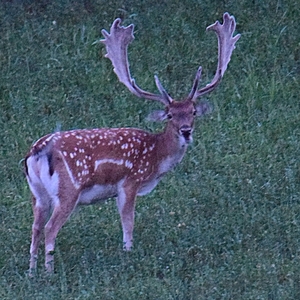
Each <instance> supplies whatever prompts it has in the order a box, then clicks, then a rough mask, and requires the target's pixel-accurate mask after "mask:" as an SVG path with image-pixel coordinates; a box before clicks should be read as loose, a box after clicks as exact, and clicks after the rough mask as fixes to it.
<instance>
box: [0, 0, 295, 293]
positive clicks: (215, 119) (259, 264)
mask: <svg viewBox="0 0 300 300" xmlns="http://www.w3.org/2000/svg"><path fill="white" fill-rule="evenodd" d="M225 11H228V12H229V13H230V14H233V15H234V16H235V17H236V20H237V32H239V33H241V34H242V37H241V39H240V40H239V41H238V43H237V47H236V50H235V51H234V52H233V56H232V60H231V62H230V64H229V68H228V70H227V72H226V74H225V76H224V79H223V81H222V83H221V85H220V86H219V87H218V89H217V90H216V91H214V92H213V93H212V94H210V95H209V96H208V97H207V99H208V101H210V103H212V104H213V106H214V111H213V113H212V114H211V115H210V116H209V117H206V118H204V119H202V120H199V121H197V124H196V130H195V134H194V143H193V145H192V146H191V147H190V148H189V151H188V153H187V155H186V156H185V158H184V160H183V162H182V163H181V164H180V165H179V166H177V167H176V169H175V170H174V171H173V172H171V173H170V174H168V175H167V176H166V177H165V178H164V179H163V180H162V182H161V183H160V184H159V185H158V187H157V188H156V189H155V190H154V191H153V192H152V193H151V194H150V195H148V196H145V197H141V198H139V199H138V203H137V207H136V225H135V231H134V234H135V235H134V237H135V247H134V250H133V251H132V252H131V253H124V252H123V251H122V232H121V225H120V220H119V215H118V213H117V209H116V205H115V201H114V200H111V201H107V202H105V203H103V204H101V205H96V206H90V207H84V208H81V209H79V210H78V211H76V212H75V213H74V214H73V216H72V218H71V219H70V220H69V221H68V222H67V223H66V225H65V226H64V228H63V229H62V230H61V231H60V233H59V236H58V239H57V249H56V272H55V274H54V275H53V276H47V275H46V274H45V273H44V272H43V249H41V255H40V261H39V269H38V275H37V276H36V277H35V278H29V277H28V276H27V274H26V272H27V269H28V264H29V262H28V260H29V245H30V235H31V224H32V220H33V218H32V211H31V201H30V192H29V189H28V186H27V183H26V181H25V178H24V175H23V172H22V163H21V160H22V158H23V157H24V155H25V154H26V152H27V150H28V149H29V147H30V145H31V144H32V143H33V141H35V140H36V139H37V138H39V137H40V136H42V135H45V134H47V133H50V132H52V131H54V130H56V129H58V128H61V129H62V130H68V129H73V128H92V127H119V126H122V127H123V126H129V127H139V128H144V129H147V130H150V131H153V132H155V131H159V130H162V128H163V125H162V124H152V123H149V122H147V121H146V120H145V117H146V116H147V114H148V113H149V112H151V111H152V110H153V109H157V108H161V106H160V105H159V104H157V103H151V102H150V101H144V100H141V99H137V98H136V97H134V96H133V95H131V94H130V93H129V92H128V91H127V90H126V88H125V87H124V86H123V85H122V84H120V83H118V80H117V78H116V76H115V74H114V73H113V71H112V67H111V64H110V61H109V60H108V59H106V58H104V47H103V46H102V45H100V44H97V43H96V44H95V43H94V42H95V41H97V40H98V39H99V38H100V37H101V33H100V31H101V29H102V28H105V29H109V27H110V25H111V23H112V21H113V20H114V19H115V18H116V17H121V18H122V19H123V20H124V24H125V25H128V24H130V23H134V24H135V37H136V39H135V41H134V43H133V44H132V45H131V46H130V49H129V52H130V53H129V56H130V61H131V69H132V75H133V76H134V77H135V78H136V81H137V83H138V84H139V85H140V86H141V87H142V88H144V89H146V90H149V91H153V92H155V91H156V87H155V83H154V80H153V75H154V74H157V75H158V76H159V78H160V79H161V81H162V83H163V85H164V87H165V88H167V90H168V91H169V93H170V94H171V95H172V96H173V97H174V98H177V99H180V98H183V97H184V96H186V95H187V94H188V92H189V90H190V88H191V85H192V80H193V78H194V75H195V72H196V70H197V68H198V66H199V65H202V67H203V80H202V84H203V85H205V84H206V83H208V82H209V81H210V80H211V79H212V77H213V75H214V71H215V68H216V63H217V40H216V37H215V35H214V34H212V33H206V32H205V28H206V27H207V26H208V25H210V24H212V23H214V22H215V20H217V19H218V20H221V18H222V15H223V13H224V12H225ZM299 20H300V6H299V3H298V1H297V0H287V1H280V0H278V1H270V0H269V1H267V0H261V1H258V0H253V1H246V0H241V1H227V0H224V1H211V0H210V1H207V0H201V1H199V0H198V1H196V0H181V1H152V0H150V1H144V0H142V1H133V0H128V1H102V0H96V1H92V0H85V1H72V0H63V1H50V0H42V1H30V0H24V1H18V0H12V1H1V3H0V109H1V111H0V117H1V118H0V128H1V131H0V143H1V144H0V169H1V173H0V181H1V182H2V184H1V189H0V222H1V226H0V243H1V247H0V299H300V216H299V214H300V167H299V159H298V158H299V155H300V127H299V121H300V102H299V84H300V82H299V77H300V76H299V75H300V34H299V25H300V22H299Z"/></svg>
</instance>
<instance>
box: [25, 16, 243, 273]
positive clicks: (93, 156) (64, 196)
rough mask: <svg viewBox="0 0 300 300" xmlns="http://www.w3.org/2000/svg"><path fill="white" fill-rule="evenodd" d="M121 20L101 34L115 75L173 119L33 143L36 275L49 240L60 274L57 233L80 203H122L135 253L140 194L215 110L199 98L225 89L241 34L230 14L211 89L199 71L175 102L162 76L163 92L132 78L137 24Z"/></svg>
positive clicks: (127, 245) (48, 260) (127, 243)
mask: <svg viewBox="0 0 300 300" xmlns="http://www.w3.org/2000/svg"><path fill="white" fill-rule="evenodd" d="M120 23H121V20H120V19H116V20H115V21H114V22H113V24H112V26H111V29H110V33H108V32H107V31H105V30H102V34H103V36H104V40H101V42H102V43H103V44H104V45H105V47H106V51H107V54H106V57H108V58H109V59H110V60H111V62H112V64H113V67H114V71H115V73H116V75H117V76H118V79H119V81H120V82H122V83H123V84H124V85H125V86H126V87H127V88H128V89H129V90H130V92H132V93H133V94H134V95H136V96H137V97H139V98H145V99H148V100H154V101H159V102H161V103H162V104H163V105H164V107H165V109H164V111H159V112H156V113H154V114H153V115H152V118H153V119H155V120H159V121H163V120H167V124H166V127H165V130H164V131H163V132H162V133H158V134H153V133H149V132H146V131H144V130H141V129H134V128H112V129H110V128H102V129H83V130H71V131H65V132H55V133H52V134H48V135H46V136H44V137H42V138H40V139H39V140H38V141H37V142H35V143H34V144H33V146H32V147H31V149H30V151H29V153H28V154H27V156H26V159H25V168H26V170H25V171H26V177H27V181H28V184H29V187H30V190H31V192H32V196H33V197H32V198H33V213H34V222H33V225H32V241H31V247H30V270H31V272H32V271H34V270H36V267H37V257H38V247H39V243H40V240H41V236H42V233H43V231H44V235H45V267H46V270H47V271H48V272H52V271H53V270H54V256H53V255H54V248H55V240H56V237H57V234H58V232H59V230H60V229H61V227H62V226H63V225H64V224H65V222H66V221H67V219H68V218H69V216H70V215H71V213H72V211H73V210H74V208H75V207H76V206H77V205H84V204H93V203H95V202H98V201H100V200H104V199H107V198H111V197H116V198H117V207H118V211H119V213H120V216H121V223H122V229H123V243H124V249H125V250H130V249H131V247H132V239H133V237H132V233H133V225H134V207H135V200H136V196H142V195H146V194H148V193H149V192H151V191H152V190H153V189H154V188H155V186H156V185H157V184H158V182H159V181H160V179H161V178H162V176H163V175H165V174H166V173H167V172H168V171H169V170H170V169H172V168H173V167H174V166H175V165H177V164H178V163H179V162H180V161H181V160H182V158H183V156H184V154H185V152H186V149H187V146H188V144H189V143H191V141H192V133H193V130H194V118H195V117H196V116H203V115H205V114H206V113H208V112H209V110H210V106H209V105H208V104H207V103H197V98H199V97H200V96H203V95H204V94H206V93H208V92H211V91H212V90H214V89H215V88H216V86H217V85H218V84H219V82H220V80H221V78H222V77H223V75H224V72H225V70H226V68H227V65H228V63H229V61H230V57H231V54H232V51H233V50H234V48H235V43H236V42H237V40H238V39H239V37H240V35H239V34H237V35H235V36H233V34H234V31H235V28H236V22H235V19H234V17H233V16H230V15H229V14H228V13H225V14H224V16H223V24H220V23H219V22H218V21H216V22H215V23H214V24H212V25H210V26H209V27H207V30H212V31H214V32H215V33H216V34H217V38H218V65H217V71H216V73H215V76H214V78H213V80H212V81H211V83H209V84H208V85H206V86H205V87H203V88H201V89H198V83H199V80H200V76H201V67H199V69H198V71H197V73H196V77H195V79H194V83H193V86H192V90H191V92H190V93H189V95H188V96H187V98H186V99H184V100H183V101H175V100H173V98H171V96H170V95H169V94H168V93H167V92H166V91H165V89H164V88H163V87H162V85H161V83H160V81H159V79H158V78H157V77H156V76H155V82H156V85H157V88H158V90H159V92H160V94H152V93H149V92H146V91H144V90H142V89H141V88H139V87H138V86H137V84H136V83H135V81H134V79H133V78H132V77H131V75H130V71H129V63H128V58H127V48H128V45H129V44H130V43H131V42H132V41H133V39H134V36H133V29H134V26H133V25H130V26H128V27H123V26H120Z"/></svg>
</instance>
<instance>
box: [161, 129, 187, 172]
mask: <svg viewBox="0 0 300 300" xmlns="http://www.w3.org/2000/svg"><path fill="white" fill-rule="evenodd" d="M187 146H188V144H187V143H186V142H185V141H184V138H183V137H181V136H179V134H177V133H176V132H174V130H172V129H171V128H170V127H169V126H168V125H167V127H166V128H165V131H164V132H163V133H160V134H158V135H157V149H158V151H159V153H158V156H160V161H161V165H162V168H161V169H162V171H163V172H162V173H165V172H167V171H169V170H170V169H172V168H173V167H174V166H176V165H177V164H178V163H180V162H181V160H182V158H183V156H184V154H185V152H186V149H187Z"/></svg>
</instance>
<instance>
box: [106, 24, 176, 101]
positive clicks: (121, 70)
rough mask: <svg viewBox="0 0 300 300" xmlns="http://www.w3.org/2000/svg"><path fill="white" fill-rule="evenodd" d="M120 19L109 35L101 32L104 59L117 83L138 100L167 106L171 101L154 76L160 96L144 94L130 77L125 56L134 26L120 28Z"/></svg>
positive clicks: (113, 25)
mask: <svg viewBox="0 0 300 300" xmlns="http://www.w3.org/2000/svg"><path fill="white" fill-rule="evenodd" d="M120 23H121V19H119V18H118V19H116V20H115V21H114V22H113V24H112V26H111V28H110V34H109V33H108V32H107V31H106V30H104V29H103V30H102V31H101V32H102V34H103V36H104V37H105V39H104V40H101V42H102V43H103V44H104V45H105V46H106V51H107V54H106V55H105V57H107V58H109V59H110V60H111V62H112V64H113V66H114V72H115V73H116V74H117V76H118V78H119V81H120V82H122V83H123V84H125V86H126V87H127V88H128V89H129V90H130V92H131V93H133V94H134V95H136V96H137V97H140V98H145V99H149V100H156V101H160V102H162V103H163V104H165V105H168V104H169V103H170V102H172V101H173V100H172V99H171V97H170V96H169V95H168V93H167V92H166V91H165V89H164V88H163V87H162V85H161V83H160V81H159V79H158V77H157V76H155V82H156V85H157V88H158V90H159V91H160V95H158V94H152V93H149V92H146V91H144V90H142V89H141V88H139V87H138V86H137V85H136V83H135V80H134V79H133V78H132V77H131V75H130V70H129V62H128V55H127V48H128V45H129V44H130V43H131V42H132V41H133V40H134V36H133V29H134V25H133V24H131V25H129V26H127V27H124V26H120Z"/></svg>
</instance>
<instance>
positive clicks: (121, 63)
mask: <svg viewBox="0 0 300 300" xmlns="http://www.w3.org/2000/svg"><path fill="white" fill-rule="evenodd" d="M223 20H224V22H223V24H222V25H221V24H220V23H219V22H218V21H216V22H215V23H214V24H212V25H210V26H208V27H207V30H208V31H214V32H215V33H216V34H217V37H218V65H217V70H216V73H215V76H214V78H213V80H212V81H211V83H209V84H207V85H206V86H205V87H203V88H201V89H198V85H199V81H200V78H201V71H202V68H201V67H199V69H198V71H197V73H196V76H195V79H194V83H193V86H192V89H191V92H190V93H189V95H188V96H187V97H186V99H184V100H183V101H180V102H178V101H175V100H174V99H173V98H172V97H171V96H170V95H169V94H168V93H167V92H166V90H165V89H164V88H163V86H162V84H161V83H160V81H159V79H158V77H157V76H156V75H155V76H154V79H155V83H156V86H157V89H158V91H159V94H153V93H149V92H146V91H144V90H142V89H141V88H139V87H138V85H137V84H136V83H135V80H134V79H133V78H132V77H131V75H130V70H129V62H128V55H127V48H128V45H129V44H130V43H131V42H132V41H133V40H134V36H133V31H134V25H133V24H131V25H129V26H127V27H123V26H120V24H121V20H120V19H116V20H115V21H114V22H113V24H112V26H111V29H110V33H108V32H107V31H106V30H104V29H103V30H102V34H103V36H104V37H105V39H104V40H101V42H102V43H103V44H104V45H105V47H106V51H107V54H106V55H105V56H106V57H107V58H109V59H110V60H111V62H112V64H113V67H114V72H115V73H116V74H117V76H118V78H119V81H120V82H122V83H123V84H124V85H125V86H126V87H127V88H128V89H129V90H130V91H131V92H132V93H133V94H134V95H136V96H137V97H139V98H145V99H147V100H155V101H159V102H161V103H162V104H163V105H164V106H165V110H164V111H156V112H154V113H152V114H151V115H150V116H149V117H148V119H150V120H154V121H163V120H166V119H168V120H169V121H170V122H169V124H168V126H167V129H172V130H173V131H174V132H176V133H177V135H178V136H179V137H182V138H184V140H185V141H186V142H187V143H189V142H190V141H191V140H192V138H191V134H192V131H193V124H194V122H193V121H194V117H195V116H203V115H205V114H207V113H209V112H210V111H211V108H210V106H209V104H208V103H206V102H204V103H203V102H200V103H197V99H198V98H199V97H201V96H203V95H205V94H207V93H209V92H211V91H213V90H214V89H215V88H216V87H217V85H218V84H219V83H220V81H221V79H222V77H223V75H224V73H225V71H226V69H227V65H228V63H229V61H230V58H231V54H232V51H233V50H234V48H235V43H236V42H237V40H238V39H239V38H240V35H239V34H237V35H236V36H233V33H234V31H235V28H236V22H235V19H234V17H233V16H230V15H229V14H228V13H225V14H224V15H223Z"/></svg>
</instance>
